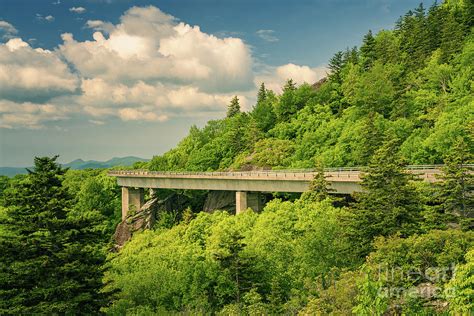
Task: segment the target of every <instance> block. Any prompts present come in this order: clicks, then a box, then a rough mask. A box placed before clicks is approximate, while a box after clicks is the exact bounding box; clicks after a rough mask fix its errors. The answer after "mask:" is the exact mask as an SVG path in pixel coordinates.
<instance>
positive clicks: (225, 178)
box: [109, 165, 441, 219]
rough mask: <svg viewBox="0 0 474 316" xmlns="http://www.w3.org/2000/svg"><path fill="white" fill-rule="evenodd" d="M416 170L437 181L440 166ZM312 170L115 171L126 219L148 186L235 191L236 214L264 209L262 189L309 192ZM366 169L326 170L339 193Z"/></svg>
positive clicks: (351, 188) (354, 185)
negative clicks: (261, 202) (261, 195)
mask: <svg viewBox="0 0 474 316" xmlns="http://www.w3.org/2000/svg"><path fill="white" fill-rule="evenodd" d="M407 172H410V173H413V174H415V175H416V176H418V177H420V178H421V179H423V180H425V181H428V182H435V181H436V180H437V177H436V175H437V174H440V173H441V170H440V166H437V165H430V166H408V167H407ZM315 174H316V173H315V172H314V171H308V170H280V171H276V170H272V171H249V172H247V171H242V172H240V171H238V172H162V171H143V170H123V171H122V170H121V171H118V170H113V171H110V172H109V175H110V176H114V177H117V183H118V185H119V186H121V187H122V219H125V218H126V217H127V214H128V212H129V210H131V209H135V210H138V209H140V208H141V207H142V205H143V204H144V189H145V188H148V189H187V190H223V191H235V192H236V195H235V201H236V213H240V212H242V211H243V210H246V209H247V208H248V207H250V208H252V209H254V210H257V211H258V210H260V209H261V206H260V205H259V204H260V198H259V193H260V192H305V191H307V190H308V187H309V184H310V182H311V180H312V179H313V178H314V176H315ZM361 174H362V171H360V169H359V168H333V169H326V171H325V177H326V180H327V181H328V183H329V185H330V187H331V188H332V189H333V192H334V193H335V194H352V193H354V192H357V191H361V186H360V182H361V181H362V180H361Z"/></svg>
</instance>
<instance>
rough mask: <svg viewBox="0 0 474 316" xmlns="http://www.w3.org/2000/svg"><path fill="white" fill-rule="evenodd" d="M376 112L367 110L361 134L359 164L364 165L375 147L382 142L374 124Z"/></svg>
mask: <svg viewBox="0 0 474 316" xmlns="http://www.w3.org/2000/svg"><path fill="white" fill-rule="evenodd" d="M376 118H377V114H376V113H375V112H374V111H371V112H369V114H368V115H367V118H366V119H365V122H366V127H365V129H364V130H363V136H362V156H361V157H360V159H361V161H360V165H361V166H366V165H367V164H368V163H369V161H370V159H371V158H372V156H373V155H374V153H375V151H376V150H377V148H378V147H379V146H380V144H381V143H382V137H383V135H382V134H381V132H380V131H379V130H378V128H377V126H376V125H375V120H376Z"/></svg>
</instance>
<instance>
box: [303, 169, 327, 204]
mask: <svg viewBox="0 0 474 316" xmlns="http://www.w3.org/2000/svg"><path fill="white" fill-rule="evenodd" d="M315 171H316V174H315V175H314V178H313V180H312V181H311V183H310V184H309V189H308V191H307V192H304V193H303V194H302V195H301V198H302V199H305V200H309V201H312V202H321V201H324V200H325V199H327V198H330V195H329V194H330V193H331V192H333V191H334V190H333V189H331V188H330V187H329V183H328V181H327V180H326V176H325V175H324V168H323V166H322V165H321V164H319V163H318V164H317V165H316V168H315Z"/></svg>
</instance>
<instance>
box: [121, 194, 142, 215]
mask: <svg viewBox="0 0 474 316" xmlns="http://www.w3.org/2000/svg"><path fill="white" fill-rule="evenodd" d="M144 200H145V194H144V191H143V188H138V189H135V188H129V187H122V220H125V219H126V218H127V215H128V212H129V211H131V210H133V211H135V212H136V211H139V210H140V209H141V208H142V206H143V204H144V203H145V201H144Z"/></svg>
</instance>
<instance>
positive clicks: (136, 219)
mask: <svg viewBox="0 0 474 316" xmlns="http://www.w3.org/2000/svg"><path fill="white" fill-rule="evenodd" d="M160 202H161V201H159V200H158V198H152V199H150V200H149V201H148V202H146V203H145V204H144V205H143V206H142V208H141V209H140V210H138V211H137V212H131V213H130V214H129V215H128V216H127V218H126V219H125V220H123V221H122V222H121V223H120V224H118V225H117V228H116V229H115V234H114V240H115V247H116V248H121V247H122V246H123V245H124V244H125V243H126V242H127V241H128V240H129V239H130V238H131V237H132V235H133V233H134V232H136V231H140V230H143V229H151V228H152V227H153V224H154V223H155V219H156V214H157V213H158V211H159V209H160V205H161V203H160Z"/></svg>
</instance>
